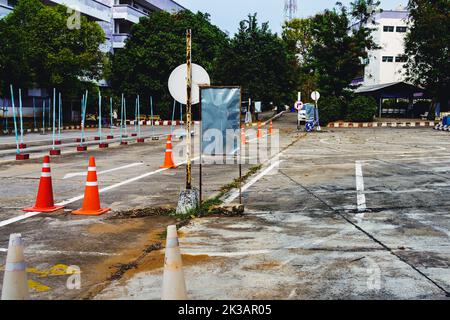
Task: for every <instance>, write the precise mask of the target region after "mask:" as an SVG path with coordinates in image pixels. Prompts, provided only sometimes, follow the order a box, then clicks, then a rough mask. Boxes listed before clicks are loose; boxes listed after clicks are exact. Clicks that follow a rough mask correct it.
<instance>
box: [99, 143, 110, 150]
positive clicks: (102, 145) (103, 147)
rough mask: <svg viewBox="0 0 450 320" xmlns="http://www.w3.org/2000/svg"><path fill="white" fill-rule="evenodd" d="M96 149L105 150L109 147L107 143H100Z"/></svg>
mask: <svg viewBox="0 0 450 320" xmlns="http://www.w3.org/2000/svg"><path fill="white" fill-rule="evenodd" d="M98 147H99V148H100V149H105V148H108V147H109V144H107V143H100V144H99V145H98Z"/></svg>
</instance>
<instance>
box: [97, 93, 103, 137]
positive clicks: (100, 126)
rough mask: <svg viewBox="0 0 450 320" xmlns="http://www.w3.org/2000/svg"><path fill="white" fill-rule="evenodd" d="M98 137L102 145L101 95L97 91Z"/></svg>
mask: <svg viewBox="0 0 450 320" xmlns="http://www.w3.org/2000/svg"><path fill="white" fill-rule="evenodd" d="M98 136H99V138H100V143H102V94H101V92H100V90H99V91H98Z"/></svg>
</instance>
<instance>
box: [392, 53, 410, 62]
mask: <svg viewBox="0 0 450 320" xmlns="http://www.w3.org/2000/svg"><path fill="white" fill-rule="evenodd" d="M407 61H408V57H407V56H405V55H402V56H397V57H395V62H402V63H403V62H407Z"/></svg>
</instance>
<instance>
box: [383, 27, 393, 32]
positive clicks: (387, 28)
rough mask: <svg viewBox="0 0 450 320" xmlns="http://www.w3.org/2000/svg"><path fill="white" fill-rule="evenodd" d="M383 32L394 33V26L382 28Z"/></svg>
mask: <svg viewBox="0 0 450 320" xmlns="http://www.w3.org/2000/svg"><path fill="white" fill-rule="evenodd" d="M383 31H384V32H394V26H384V27H383Z"/></svg>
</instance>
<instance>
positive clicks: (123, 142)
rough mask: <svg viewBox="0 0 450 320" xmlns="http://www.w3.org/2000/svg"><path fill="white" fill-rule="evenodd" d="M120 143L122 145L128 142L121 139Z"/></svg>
mask: <svg viewBox="0 0 450 320" xmlns="http://www.w3.org/2000/svg"><path fill="white" fill-rule="evenodd" d="M120 144H121V145H122V146H126V145H127V144H128V142H126V141H121V142H120Z"/></svg>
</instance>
